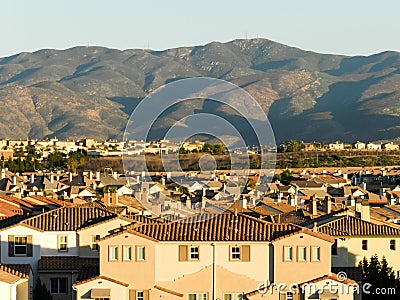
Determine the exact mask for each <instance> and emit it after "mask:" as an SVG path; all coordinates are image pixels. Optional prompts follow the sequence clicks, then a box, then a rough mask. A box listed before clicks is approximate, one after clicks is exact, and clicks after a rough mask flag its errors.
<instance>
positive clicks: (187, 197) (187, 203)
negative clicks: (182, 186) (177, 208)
mask: <svg viewBox="0 0 400 300" xmlns="http://www.w3.org/2000/svg"><path fill="white" fill-rule="evenodd" d="M185 204H186V207H188V208H191V206H192V201H191V200H190V197H189V196H186V201H185Z"/></svg>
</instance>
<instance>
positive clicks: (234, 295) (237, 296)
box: [224, 293, 243, 300]
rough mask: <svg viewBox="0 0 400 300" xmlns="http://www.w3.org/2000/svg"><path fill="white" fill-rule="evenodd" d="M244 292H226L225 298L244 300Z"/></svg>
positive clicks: (226, 299)
mask: <svg viewBox="0 0 400 300" xmlns="http://www.w3.org/2000/svg"><path fill="white" fill-rule="evenodd" d="M242 299H243V294H242V293H224V300H242Z"/></svg>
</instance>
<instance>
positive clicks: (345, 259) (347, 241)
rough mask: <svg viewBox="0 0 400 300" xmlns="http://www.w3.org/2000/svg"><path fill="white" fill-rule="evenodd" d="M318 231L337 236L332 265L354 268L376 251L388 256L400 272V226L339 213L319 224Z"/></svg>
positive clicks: (395, 269)
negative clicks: (380, 223) (376, 222)
mask: <svg viewBox="0 0 400 300" xmlns="http://www.w3.org/2000/svg"><path fill="white" fill-rule="evenodd" d="M317 230H318V232H321V233H325V234H329V235H331V236H333V237H334V238H335V243H334V244H333V246H332V266H333V267H335V266H337V267H347V266H348V267H354V266H358V264H359V262H360V261H361V260H362V259H363V258H364V257H366V258H368V259H369V258H370V257H371V256H372V255H374V254H378V255H380V256H382V255H384V256H385V258H386V259H387V261H388V263H389V265H390V266H392V267H393V270H394V271H395V272H399V271H400V261H399V259H398V257H399V250H400V228H399V227H394V226H392V225H385V224H383V225H379V224H375V223H372V222H369V221H367V220H363V219H361V218H356V217H354V216H350V215H349V216H338V217H337V218H335V219H333V220H331V221H329V222H326V223H324V224H321V225H318V228H317Z"/></svg>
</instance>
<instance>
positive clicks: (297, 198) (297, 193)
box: [294, 185, 299, 205]
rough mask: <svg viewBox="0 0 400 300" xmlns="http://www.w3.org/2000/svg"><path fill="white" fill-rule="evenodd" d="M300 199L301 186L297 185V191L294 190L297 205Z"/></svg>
mask: <svg viewBox="0 0 400 300" xmlns="http://www.w3.org/2000/svg"><path fill="white" fill-rule="evenodd" d="M298 201H299V186H298V185H296V186H295V191H294V203H295V204H294V205H297V204H298Z"/></svg>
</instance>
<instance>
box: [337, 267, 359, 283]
mask: <svg viewBox="0 0 400 300" xmlns="http://www.w3.org/2000/svg"><path fill="white" fill-rule="evenodd" d="M331 271H332V272H333V273H335V274H338V273H339V272H344V273H346V275H347V277H348V278H351V279H353V280H355V281H362V277H363V272H362V268H361V267H332V268H331Z"/></svg>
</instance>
